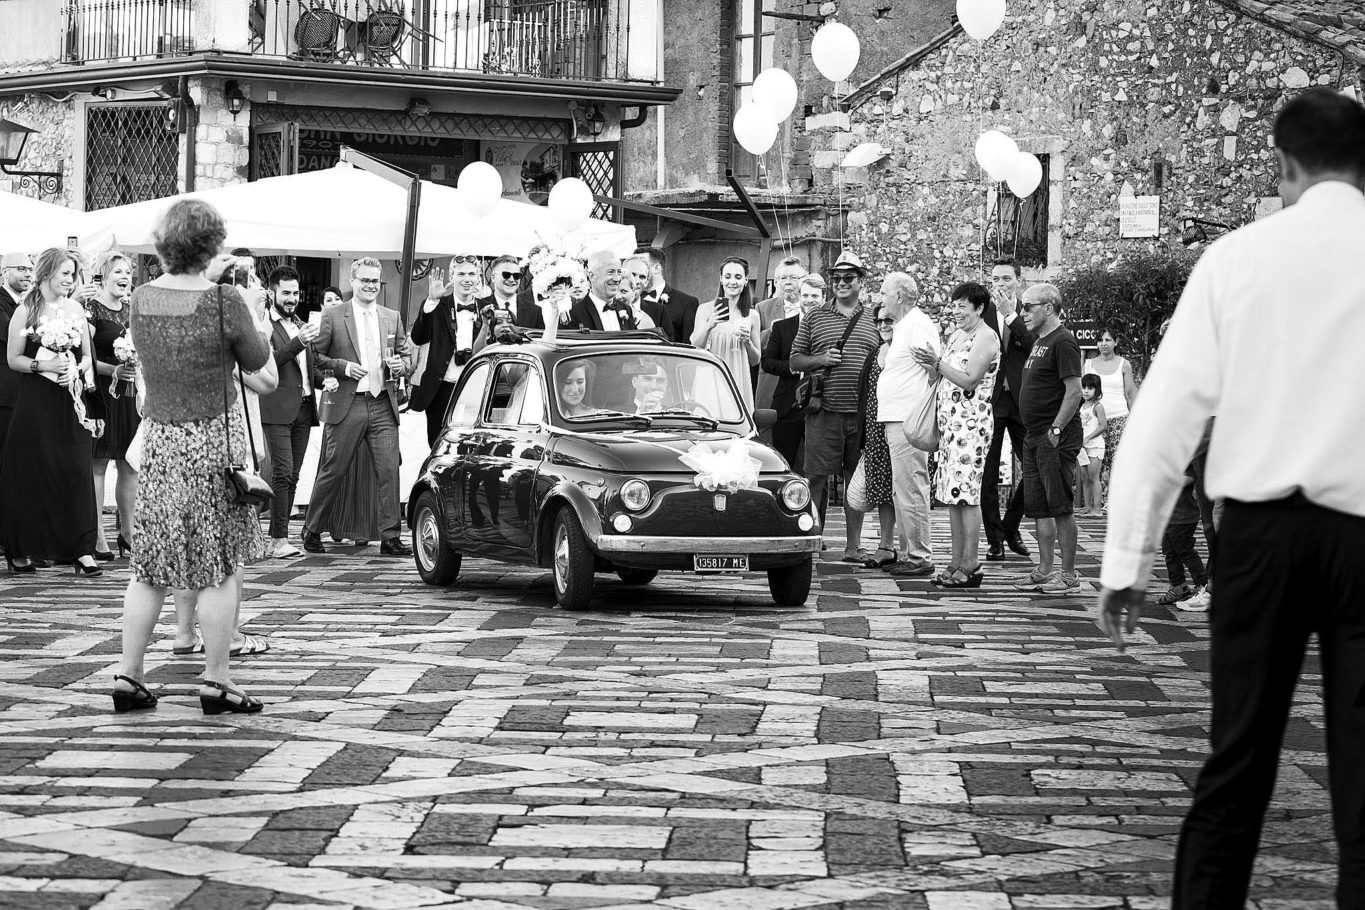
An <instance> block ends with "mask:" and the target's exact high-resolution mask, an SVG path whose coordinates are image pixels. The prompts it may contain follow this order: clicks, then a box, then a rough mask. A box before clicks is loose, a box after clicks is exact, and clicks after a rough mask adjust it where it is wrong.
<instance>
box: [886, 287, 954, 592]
mask: <svg viewBox="0 0 1365 910" xmlns="http://www.w3.org/2000/svg"><path fill="white" fill-rule="evenodd" d="M882 305H883V306H884V307H885V309H886V311H887V313H888V314H890V315H891V316H893V317H896V319H897V322H896V327H895V328H894V329H893V330H892V332H891V345H890V347H889V348H888V349H887V352H886V365H885V366H884V367H882V374H881V376H880V377H879V378H878V379H877V422H878V423H880V424H881V425H882V428H883V430H884V431H885V433H886V445H887V448H889V449H890V450H891V485H892V496H893V500H894V502H895V506H896V536H897V538H898V540H899V542H900V552H901V559H900V562H897V563H893V564H892V565H891V566H889V567H887V569H886V571H887V572H888V573H889V574H891V575H904V576H910V577H919V576H924V575H932V574H933V573H934V562H933V558H932V557H933V550H932V548H931V545H930V540H929V509H930V506H931V505H932V502H931V501H930V499H929V453H928V452H924V451H921V450H920V449H917V448H915V447H914V446H912V445H910V443H909V441H907V440H906V438H905V432H904V430H903V429H902V426H903V425H904V423H905V418H907V417H909V416H910V415H911V414H913V413H917V412H918V411H919V409H920V408H921V407H923V405H924V402H925V401H926V400H927V399H928V398H929V397H930V396H932V395H933V394H934V386H933V385H931V379H930V376H929V371H928V370H926V369H925V368H924V367H922V366H921V365H920V364H919V363H917V362H916V361H915V356H914V353H913V352H914V350H915V348H929V349H930V350H932V351H934V352H935V353H936V354H937V353H941V351H940V348H941V345H940V343H939V335H938V328H937V327H936V326H935V325H934V321H933V320H932V319H930V318H929V317H928V315H926V314H925V312H924V311H923V310H921V309H920V308H919V285H918V284H916V283H915V279H913V278H911V277H910V276H909V275H907V274H906V273H905V272H891V273H890V274H888V275H887V276H886V278H885V279H883V280H882Z"/></svg>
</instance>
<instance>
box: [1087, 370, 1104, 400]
mask: <svg viewBox="0 0 1365 910" xmlns="http://www.w3.org/2000/svg"><path fill="white" fill-rule="evenodd" d="M1081 388H1083V389H1091V390H1093V391H1094V393H1095V397H1096V398H1103V397H1104V381H1103V380H1102V379H1100V374H1099V373H1086V374H1085V375H1084V376H1082V377H1081Z"/></svg>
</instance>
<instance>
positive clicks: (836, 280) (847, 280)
mask: <svg viewBox="0 0 1365 910" xmlns="http://www.w3.org/2000/svg"><path fill="white" fill-rule="evenodd" d="M862 277H863V276H861V275H849V274H844V275H830V276H829V283H830V284H853V283H854V282H856V281H859V280H861V279H862Z"/></svg>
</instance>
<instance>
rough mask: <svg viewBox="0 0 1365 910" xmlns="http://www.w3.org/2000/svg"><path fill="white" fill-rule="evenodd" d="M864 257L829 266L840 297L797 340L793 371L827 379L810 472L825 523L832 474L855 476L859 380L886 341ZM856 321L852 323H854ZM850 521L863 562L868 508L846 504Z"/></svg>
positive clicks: (853, 553)
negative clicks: (865, 292)
mask: <svg viewBox="0 0 1365 910" xmlns="http://www.w3.org/2000/svg"><path fill="white" fill-rule="evenodd" d="M865 274H866V272H865V271H864V269H863V264H862V261H861V260H860V259H859V258H858V257H857V256H856V255H854V254H853V253H847V252H845V253H843V254H841V255H840V256H839V258H838V260H837V261H835V263H834V266H833V267H832V268H831V269H830V270H829V280H830V285H831V287H832V288H833V291H834V301H833V302H832V303H830V304H828V305H827V306H823V307H819V308H817V309H814V310H812V311H811V312H810V314H809V315H808V316H807V317H806V318H804V319H802V320H801V327H800V328H799V329H797V331H796V340H795V341H793V342H792V353H791V360H790V367H791V370H792V372H799V373H811V374H814V375H813V376H812V377H811V379H812V380H815V381H817V382H819V380H818V379H817V378H816V377H821V378H822V379H823V388H822V390H821V397H820V407H819V408H818V409H817V410H814V411H813V412H812V411H811V410H810V409H808V410H807V413H806V458H805V465H804V467H805V475H806V478H807V479H808V480H809V481H810V488H811V496H812V497H813V498H814V500H815V502H816V503H817V504H818V506H817V507H818V508H819V510H820V524H821V527H822V528H823V526H824V523H825V510H826V505H827V504H826V499H827V493H828V487H829V475H831V474H840V475H842V476H843V478H844V487H845V489H847V487H848V481H849V480H850V478H852V477H853V469H854V468H856V467H857V466H858V457H859V455H860V454H861V452H862V434H863V417H864V415H863V402H862V401H861V400H860V398H859V395H858V385H859V382H860V380H861V379H862V376H863V370H864V368H866V366H867V361H868V359H869V358H870V357H875V356H876V354H877V349H878V348H880V347H881V344H882V339H881V335H879V334H878V333H877V327H876V325H874V324H873V321H872V311H871V310H870V309H867V308H864V307H863V304H862V301H861V300H860V299H859V298H860V295H861V292H862V286H863V276H864V275H865ZM850 327H851V329H850ZM844 518H845V520H846V521H847V530H846V535H847V538H846V541H845V546H844V557H843V561H844V562H853V563H858V564H859V565H861V564H862V563H863V562H865V561H866V560H867V559H869V558H870V555H869V554H867V553H866V552H863V551H861V549H860V548H859V546H858V541H859V540H860V539H861V538H862V535H863V513H862V512H858V511H856V510H854V509H850V508H848V507H847V506H845V507H844Z"/></svg>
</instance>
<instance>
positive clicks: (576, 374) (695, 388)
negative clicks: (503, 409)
mask: <svg viewBox="0 0 1365 910" xmlns="http://www.w3.org/2000/svg"><path fill="white" fill-rule="evenodd" d="M746 379H747V377H746ZM554 388H555V395H554V399H555V402H556V404H557V406H558V408H559V413H560V414H562V415H563V416H564V418H565V419H566V420H568V421H570V422H571V423H590V422H600V421H609V420H611V419H613V418H618V419H619V418H623V417H625V416H627V415H631V416H633V415H639V414H643V415H650V416H652V417H653V418H654V419H655V420H667V419H676V420H684V421H686V420H689V419H690V418H692V417H695V418H698V419H699V420H698V422H699V423H708V424H709V423H711V422H712V421H715V422H719V423H721V424H727V423H729V424H742V423H745V422H746V415H745V412H744V406H743V405H742V404H741V403H740V402H739V401H738V400H737V398H736V396H735V390H734V388H733V387H732V386H731V383H730V375H729V373H727V372H725V370H724V368H722V367H721V366H720V365H719V364H716V363H712V362H711V361H708V360H702V359H701V358H699V357H688V356H682V355H678V354H673V353H668V352H653V351H651V352H649V353H645V354H638V353H632V354H589V355H585V356H583V357H571V358H569V359H567V360H561V361H560V362H559V363H558V364H556V365H555V376H554ZM706 418H709V419H706Z"/></svg>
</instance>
